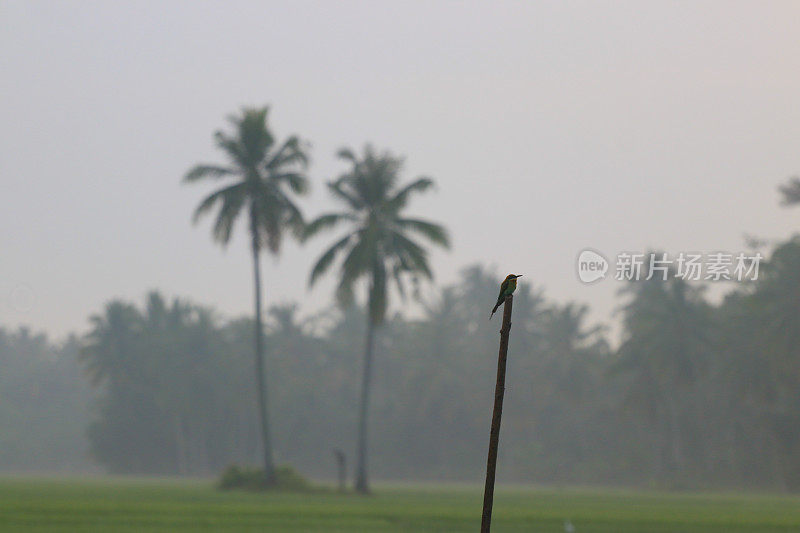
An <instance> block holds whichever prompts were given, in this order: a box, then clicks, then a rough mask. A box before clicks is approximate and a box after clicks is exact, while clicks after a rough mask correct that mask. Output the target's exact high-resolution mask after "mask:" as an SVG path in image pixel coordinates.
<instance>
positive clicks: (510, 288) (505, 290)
mask: <svg viewBox="0 0 800 533" xmlns="http://www.w3.org/2000/svg"><path fill="white" fill-rule="evenodd" d="M521 277H522V274H509V275H508V276H506V279H504V280H503V283H501V284H500V295H499V296H498V297H497V303H496V304H494V309H492V314H491V315H489V320H491V319H492V316H494V313H495V311H497V308H498V307H500V306H501V305H502V303H503V302H505V301H506V296H508V295H509V294H513V293H514V291H515V290H516V289H517V278H521Z"/></svg>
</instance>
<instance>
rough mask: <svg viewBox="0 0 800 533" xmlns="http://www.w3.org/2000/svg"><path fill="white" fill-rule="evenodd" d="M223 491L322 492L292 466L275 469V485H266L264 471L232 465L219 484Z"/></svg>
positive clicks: (223, 474) (226, 470)
mask: <svg viewBox="0 0 800 533" xmlns="http://www.w3.org/2000/svg"><path fill="white" fill-rule="evenodd" d="M217 487H218V488H220V489H222V490H232V489H239V490H250V491H263V490H278V491H288V492H315V491H319V490H321V489H320V488H319V487H315V486H314V485H313V484H312V483H311V482H310V481H308V480H307V479H306V478H305V477H303V476H302V475H301V474H300V473H299V472H297V471H296V470H295V469H294V468H292V467H291V466H279V467H277V468H276V469H275V483H274V484H272V485H266V484H265V483H264V470H263V469H261V468H256V467H249V466H238V465H231V466H229V467H228V468H226V469H225V471H224V472H223V473H222V476H221V477H220V479H219V482H218V483H217Z"/></svg>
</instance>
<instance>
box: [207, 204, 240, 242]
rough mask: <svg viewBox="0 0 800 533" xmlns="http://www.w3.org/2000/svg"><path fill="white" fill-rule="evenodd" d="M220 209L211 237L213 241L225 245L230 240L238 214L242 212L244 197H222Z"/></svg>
mask: <svg viewBox="0 0 800 533" xmlns="http://www.w3.org/2000/svg"><path fill="white" fill-rule="evenodd" d="M222 198H223V200H222V207H220V209H219V213H218V214H217V220H216V222H214V228H213V230H212V235H213V236H214V240H215V241H217V242H219V243H220V244H222V245H223V246H225V245H227V244H228V242H230V240H231V232H232V231H233V226H234V224H235V223H236V220H237V219H238V218H239V214H240V213H241V212H242V206H243V205H244V202H245V197H244V195H238V194H237V195H227V196H223V197H222Z"/></svg>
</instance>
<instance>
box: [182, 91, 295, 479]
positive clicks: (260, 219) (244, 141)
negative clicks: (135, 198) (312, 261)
mask: <svg viewBox="0 0 800 533" xmlns="http://www.w3.org/2000/svg"><path fill="white" fill-rule="evenodd" d="M267 113H268V108H267V107H263V108H258V109H255V108H244V109H243V110H242V112H241V113H240V114H239V115H235V116H232V117H230V118H229V121H230V123H231V125H232V126H233V133H226V132H223V131H217V132H216V133H215V135H214V137H215V140H216V144H217V147H218V148H220V149H221V150H222V151H223V152H224V153H225V155H226V156H227V158H228V162H227V164H225V165H214V164H202V165H197V166H195V167H194V168H192V169H191V170H190V171H189V172H188V173H187V174H186V176H185V178H184V181H186V182H189V183H192V182H196V181H199V180H214V181H217V180H223V181H227V182H228V184H227V185H225V186H224V187H222V188H221V189H218V190H217V191H215V192H213V193H212V194H210V195H209V196H208V197H206V199H205V200H203V201H202V202H201V203H200V205H199V206H198V207H197V209H196V210H195V213H194V221H195V222H197V220H198V219H200V218H201V217H202V216H203V215H205V214H207V213H208V212H210V211H211V210H213V209H215V208H216V209H217V215H216V220H215V222H214V226H213V233H212V234H213V238H214V240H215V241H217V242H218V243H220V244H221V245H222V246H226V245H227V244H228V242H229V241H230V238H231V233H232V230H233V227H234V225H235V223H236V221H237V220H238V219H239V217H240V215H242V214H244V216H245V217H246V219H247V224H248V230H249V233H250V249H251V253H252V256H253V280H254V282H253V285H254V287H253V289H254V292H255V298H254V300H255V324H254V328H255V363H256V365H255V366H256V389H257V396H258V407H259V413H260V423H261V436H262V441H263V442H262V444H263V447H264V450H263V455H264V457H263V462H264V475H265V482H266V483H267V484H272V483H273V482H274V472H275V467H274V463H273V457H272V440H271V436H270V425H269V411H268V401H267V397H268V396H267V388H266V382H265V376H264V367H265V363H264V331H263V319H262V306H261V270H260V267H259V257H260V254H261V251H262V249H266V250H267V251H269V252H270V253H272V254H275V255H277V254H278V253H279V252H280V247H281V242H282V240H283V235H284V233H285V231H287V230H289V231H291V232H293V233H294V234H295V235H296V236H300V235H301V234H302V232H303V228H304V222H303V216H302V214H301V212H300V210H299V209H298V207H297V206H296V205H295V203H294V200H293V198H292V196H293V195H302V194H305V193H306V192H307V190H308V179H307V177H306V175H305V173H304V171H305V169H306V167H307V165H308V154H307V150H306V148H305V146H304V144H303V143H302V142H301V141H300V139H299V138H298V137H296V136H291V137H289V138H288V139H286V140H285V141H284V142H283V143H280V144H278V143H277V142H276V140H275V138H274V136H273V135H272V133H271V132H270V130H269V128H268V126H267Z"/></svg>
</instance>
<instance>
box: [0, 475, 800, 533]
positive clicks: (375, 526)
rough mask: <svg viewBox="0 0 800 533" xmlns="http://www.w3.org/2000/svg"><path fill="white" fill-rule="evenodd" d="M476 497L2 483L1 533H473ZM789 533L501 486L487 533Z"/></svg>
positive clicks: (750, 498) (656, 496)
mask: <svg viewBox="0 0 800 533" xmlns="http://www.w3.org/2000/svg"><path fill="white" fill-rule="evenodd" d="M481 501H482V498H481V491H480V489H479V488H477V487H446V486H426V485H409V486H404V487H378V490H377V491H376V494H375V495H374V496H370V497H358V496H352V495H338V494H335V493H326V494H315V495H308V494H277V493H269V494H254V493H246V492H222V491H217V490H214V489H213V487H212V483H211V482H196V481H195V482H191V481H188V482H187V481H171V480H150V479H137V480H120V479H111V480H88V481H87V480H59V479H25V478H16V479H15V478H6V479H0V531H3V532H5V531H31V532H39V531H41V532H70V533H78V532H108V533H113V532H116V531H124V532H133V531H137V532H138V531H148V532H149V531H219V532H227V531H270V532H280V531H301V532H317V531H332V532H337V531H338V532H345V531H346V532H362V531H363V532H370V531H376V532H396V531H413V532H433V531H436V532H446V531H469V532H474V531H477V529H478V525H479V522H480V507H481ZM565 519H570V520H571V522H572V523H573V524H574V526H575V531H576V533H590V532H609V533H611V532H659V533H661V532H680V533H684V532H686V533H691V532H696V531H710V532H719V533H738V532H779V531H780V532H790V531H791V532H797V531H800V497H796V496H768V495H745V494H671V493H670V494H664V493H652V492H633V491H617V490H606V491H602V490H577V489H564V490H556V489H530V488H503V489H500V490H499V491H498V492H497V493H496V495H495V509H494V522H493V527H492V531H493V532H523V531H525V532H530V531H535V532H563V531H564V520H565Z"/></svg>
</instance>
